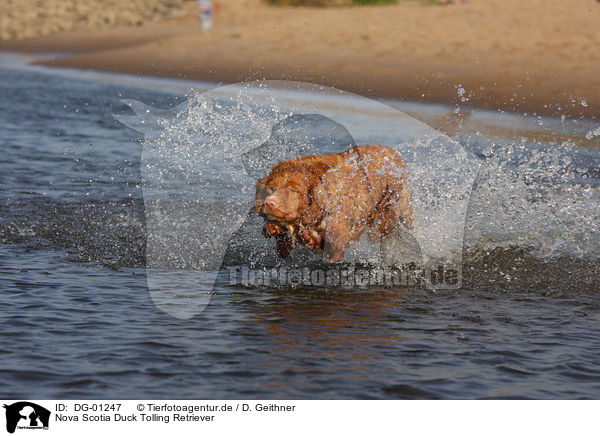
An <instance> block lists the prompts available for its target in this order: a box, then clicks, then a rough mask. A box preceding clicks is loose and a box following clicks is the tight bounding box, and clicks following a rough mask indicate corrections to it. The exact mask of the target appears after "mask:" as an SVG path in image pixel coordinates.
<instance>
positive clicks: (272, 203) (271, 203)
mask: <svg viewBox="0 0 600 436" xmlns="http://www.w3.org/2000/svg"><path fill="white" fill-rule="evenodd" d="M265 206H267V207H269V208H273V207H276V206H277V203H276V202H275V199H273V198H267V199H266V200H265Z"/></svg>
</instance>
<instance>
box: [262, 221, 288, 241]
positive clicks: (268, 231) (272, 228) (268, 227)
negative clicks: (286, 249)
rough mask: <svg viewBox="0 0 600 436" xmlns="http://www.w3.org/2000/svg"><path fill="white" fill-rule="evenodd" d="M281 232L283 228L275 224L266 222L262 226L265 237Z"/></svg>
mask: <svg viewBox="0 0 600 436" xmlns="http://www.w3.org/2000/svg"><path fill="white" fill-rule="evenodd" d="M281 233H283V229H282V228H281V226H279V225H277V224H273V223H266V224H265V226H264V227H263V235H264V236H265V238H270V237H271V236H276V235H280V234H281Z"/></svg>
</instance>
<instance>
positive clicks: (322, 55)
mask: <svg viewBox="0 0 600 436" xmlns="http://www.w3.org/2000/svg"><path fill="white" fill-rule="evenodd" d="M218 3H219V5H220V11H219V12H218V13H217V14H216V16H215V23H214V27H213V30H212V31H211V32H209V33H205V32H202V30H201V28H200V26H199V23H198V19H197V17H196V15H195V4H194V2H186V3H184V4H183V6H182V7H183V9H182V11H181V12H178V13H177V14H171V15H175V16H176V17H175V18H164V19H161V20H153V21H149V22H145V23H143V24H141V25H138V26H126V25H116V26H113V27H105V28H98V29H75V30H70V31H66V32H60V33H55V34H52V35H46V36H40V37H36V38H26V39H16V40H15V39H12V40H8V41H3V42H1V43H0V50H6V51H23V52H29V53H31V52H38V53H43V52H63V53H65V52H67V53H69V54H68V55H66V56H64V57H60V58H58V59H53V60H50V61H47V60H46V61H43V62H44V63H46V64H48V65H52V66H56V67H77V68H85V69H97V70H104V71H118V72H126V73H133V74H143V75H153V76H169V77H177V78H186V79H199V80H207V81H212V82H217V83H219V82H225V83H226V82H239V81H245V80H255V79H286V80H300V81H307V82H313V83H319V84H324V85H329V86H334V87H337V88H340V89H344V90H348V91H352V92H356V93H358V94H361V95H365V96H373V97H387V98H397V99H401V100H410V101H417V102H436V103H444V104H450V105H454V104H459V105H460V106H461V107H463V108H464V107H470V106H473V107H480V108H487V109H492V110H505V111H512V112H517V113H530V114H531V113H534V112H535V113H537V114H544V115H552V116H562V115H565V116H567V117H571V118H579V117H584V118H587V119H598V118H600V74H598V71H600V50H599V49H598V47H600V3H599V2H596V1H594V0H567V1H565V0H547V1H542V0H530V1H528V2H522V1H520V0H469V1H468V2H466V3H465V4H463V5H455V4H454V5H436V4H430V3H423V2H417V1H406V2H401V3H399V4H397V5H386V6H361V7H358V6H351V7H331V8H311V7H274V6H269V5H267V4H266V3H264V2H263V1H261V0H220V1H219V2H218Z"/></svg>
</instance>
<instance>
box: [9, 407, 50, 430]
mask: <svg viewBox="0 0 600 436" xmlns="http://www.w3.org/2000/svg"><path fill="white" fill-rule="evenodd" d="M4 408H5V409H6V431H8V432H9V433H14V432H15V429H16V428H17V425H18V424H19V421H21V420H25V421H24V422H22V423H21V425H22V426H28V427H38V426H39V425H40V424H39V422H38V421H41V423H42V426H43V427H44V428H48V424H49V422H50V411H49V410H47V409H45V408H43V407H42V406H38V405H37V404H35V403H30V402H28V401H19V402H18V403H13V404H11V405H10V406H9V405H6V404H5V405H4Z"/></svg>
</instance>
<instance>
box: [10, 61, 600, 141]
mask: <svg viewBox="0 0 600 436" xmlns="http://www.w3.org/2000/svg"><path fill="white" fill-rule="evenodd" d="M54 54H55V53H52V54H51V53H44V54H40V53H38V54H31V53H22V52H21V53H20V52H1V51H0V60H1V59H2V57H3V56H5V57H6V58H8V59H17V61H16V62H15V63H14V64H12V63H11V62H10V61H9V63H8V66H9V67H16V68H35V67H39V68H41V69H42V70H41V71H43V72H46V73H49V74H58V75H66V76H68V77H73V78H74V79H80V80H99V81H106V82H108V83H115V81H116V80H120V82H119V83H122V84H124V85H126V86H134V87H143V88H147V87H150V88H152V89H159V90H163V91H165V90H168V91H172V92H180V93H184V94H185V93H186V92H188V91H189V89H190V88H196V87H199V89H202V90H210V89H213V88H215V87H219V86H225V85H227V84H226V83H215V82H207V81H198V80H194V79H182V78H178V77H157V76H146V75H139V74H129V73H124V72H117V71H100V70H90V69H79V68H70V67H69V68H67V67H63V68H51V67H48V66H46V65H44V64H41V63H40V62H37V63H35V62H32V61H33V60H36V58H38V59H37V60H40V59H47V58H48V56H50V58H51V57H52V55H54ZM6 58H5V59H6ZM113 75H114V76H113ZM376 100H378V101H380V102H381V103H384V104H386V105H389V106H391V107H393V108H395V109H396V110H400V111H402V112H404V113H405V114H407V115H409V116H411V117H413V118H415V119H417V120H419V121H421V122H423V123H425V124H427V125H429V126H430V127H432V128H433V129H435V130H439V131H441V132H443V133H445V134H447V135H449V136H451V137H455V138H456V139H458V140H460V139H461V138H466V139H468V138H469V137H471V136H473V135H476V136H479V135H480V134H483V135H487V136H489V137H497V138H498V139H500V138H521V139H525V140H530V141H533V142H535V141H544V142H554V143H565V142H569V143H572V144H575V145H577V146H584V147H587V148H592V149H594V148H598V147H600V141H599V140H598V139H597V138H594V137H592V138H589V137H587V136H586V135H588V132H590V131H592V130H595V129H596V125H595V123H594V121H593V120H569V119H562V118H556V117H550V116H542V115H538V116H534V115H533V114H529V115H527V116H523V115H522V114H519V113H515V112H498V111H495V110H489V109H484V108H477V107H472V108H467V107H463V108H462V109H461V111H460V112H459V113H456V112H455V110H454V108H453V107H451V106H449V105H447V104H443V103H432V102H424V101H418V102H417V101H407V100H404V101H401V100H396V99H390V98H387V97H385V98H378V99H376ZM596 136H597V135H596Z"/></svg>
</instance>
